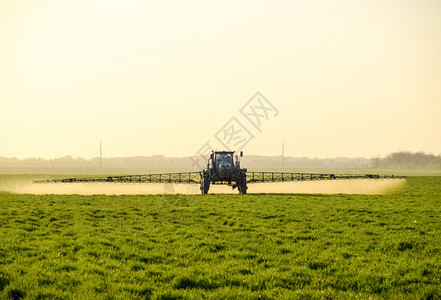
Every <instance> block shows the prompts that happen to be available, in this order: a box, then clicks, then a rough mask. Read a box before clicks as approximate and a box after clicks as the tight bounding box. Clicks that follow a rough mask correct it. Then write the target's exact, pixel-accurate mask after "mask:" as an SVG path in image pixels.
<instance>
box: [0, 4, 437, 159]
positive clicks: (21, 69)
mask: <svg viewBox="0 0 441 300" xmlns="http://www.w3.org/2000/svg"><path fill="white" fill-rule="evenodd" d="M257 92H260V93H261V94H262V95H263V96H264V97H265V99H266V100H268V102H265V103H266V104H270V105H272V110H268V111H265V112H268V113H269V115H268V119H264V118H262V119H261V121H262V123H261V126H260V127H256V126H254V125H253V124H252V123H251V122H250V120H248V119H247V118H246V117H245V116H244V115H243V114H241V112H240V110H241V108H242V107H243V106H244V105H245V106H246V105H247V103H248V101H249V100H250V99H251V97H253V96H254V95H255V94H256V93H257ZM250 103H252V102H250ZM246 107H247V108H251V107H249V106H246ZM265 112H264V111H263V110H262V111H261V112H260V113H261V114H264V113H265ZM233 117H235V120H238V121H239V122H240V124H242V125H243V127H244V128H245V131H247V132H249V133H250V134H251V135H252V136H253V137H254V138H253V139H250V140H249V142H248V143H247V144H246V145H245V146H244V147H243V151H244V152H245V154H259V155H280V152H281V144H282V141H284V143H285V155H289V156H309V157H337V156H348V157H359V156H364V157H375V156H380V157H382V156H385V155H387V154H389V153H391V152H394V151H400V150H408V151H426V152H429V153H434V154H441V1H439V0H422V1H409V0H390V1H375V0H374V1H372V0H369V1H350V0H347V1H325V0H323V1H221V2H218V1H202V0H201V1H192V0H190V1H109V0H106V1H93V0H91V1H79V0H72V1H50V0H29V1H22V0H14V1H6V0H0V156H6V157H19V158H24V157H42V158H54V157H60V156H65V155H72V156H75V157H76V156H83V157H86V158H91V157H95V156H98V155H99V142H100V140H102V143H103V155H104V156H105V157H115V156H135V155H139V156H144V155H145V156H148V155H156V154H163V155H166V156H187V155H193V154H195V153H196V152H197V151H198V150H199V149H200V148H201V147H202V146H203V145H204V144H205V143H206V142H207V141H208V142H210V145H212V146H213V147H214V148H218V149H221V148H222V145H221V144H219V142H218V140H217V139H216V134H217V133H219V131H220V130H221V129H222V128H224V125H226V124H227V122H228V121H230V120H231V119H232V118H233ZM256 120H257V118H256V119H255V121H256ZM243 132H244V131H243Z"/></svg>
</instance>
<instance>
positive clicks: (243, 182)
mask: <svg viewBox="0 0 441 300" xmlns="http://www.w3.org/2000/svg"><path fill="white" fill-rule="evenodd" d="M247 189H248V186H247V176H246V175H242V176H240V181H239V193H241V194H246V193H247Z"/></svg>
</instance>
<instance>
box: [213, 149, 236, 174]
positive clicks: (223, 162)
mask: <svg viewBox="0 0 441 300" xmlns="http://www.w3.org/2000/svg"><path fill="white" fill-rule="evenodd" d="M233 153H234V152H225V151H222V152H215V153H213V154H214V155H213V158H214V160H213V167H214V174H217V177H218V179H220V180H231V175H232V171H233V166H234V164H233Z"/></svg>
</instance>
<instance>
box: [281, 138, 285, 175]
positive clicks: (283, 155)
mask: <svg viewBox="0 0 441 300" xmlns="http://www.w3.org/2000/svg"><path fill="white" fill-rule="evenodd" d="M282 169H285V142H284V141H282Z"/></svg>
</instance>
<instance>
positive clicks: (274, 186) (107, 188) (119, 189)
mask: <svg viewBox="0 0 441 300" xmlns="http://www.w3.org/2000/svg"><path fill="white" fill-rule="evenodd" d="M404 183H405V179H348V180H323V181H300V182H281V183H256V184H249V185H248V193H287V194H367V195H381V194H387V193H390V192H393V191H396V190H397V189H399V188H400V187H402V186H403V185H404ZM0 189H1V190H3V191H6V192H12V193H19V194H36V195H44V194H57V195H66V194H78V195H98V194H102V195H142V194H199V193H200V190H199V185H197V184H154V183H47V184H33V183H23V182H17V183H10V184H7V185H3V186H1V187H0ZM209 193H210V194H237V193H238V191H237V189H236V190H232V189H231V187H229V186H225V185H216V184H214V185H211V186H210V191H209Z"/></svg>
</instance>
